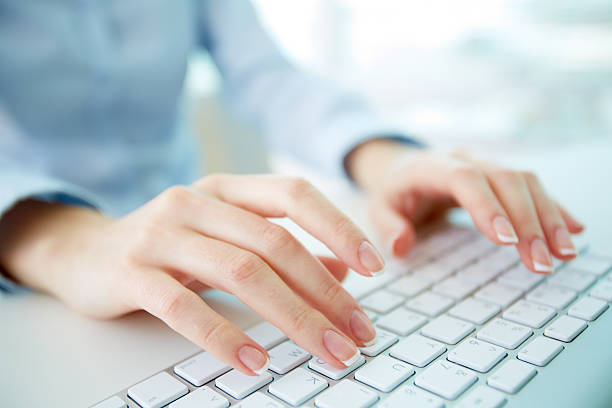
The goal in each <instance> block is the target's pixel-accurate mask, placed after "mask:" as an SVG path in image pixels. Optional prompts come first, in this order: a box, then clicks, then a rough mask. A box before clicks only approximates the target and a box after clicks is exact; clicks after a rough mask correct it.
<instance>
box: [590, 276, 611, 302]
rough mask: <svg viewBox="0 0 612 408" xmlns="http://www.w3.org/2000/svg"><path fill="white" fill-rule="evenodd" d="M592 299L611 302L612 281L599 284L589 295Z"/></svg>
mask: <svg viewBox="0 0 612 408" xmlns="http://www.w3.org/2000/svg"><path fill="white" fill-rule="evenodd" d="M589 295H591V296H592V297H594V298H597V299H601V300H605V301H606V302H612V281H609V280H608V281H603V282H599V283H598V284H597V285H595V287H594V288H593V289H591V292H590V293H589Z"/></svg>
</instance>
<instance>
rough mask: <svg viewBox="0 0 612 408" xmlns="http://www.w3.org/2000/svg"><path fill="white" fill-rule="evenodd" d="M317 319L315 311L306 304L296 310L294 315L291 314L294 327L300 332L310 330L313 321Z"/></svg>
mask: <svg viewBox="0 0 612 408" xmlns="http://www.w3.org/2000/svg"><path fill="white" fill-rule="evenodd" d="M315 319H316V316H315V311H314V310H313V309H311V308H309V307H308V306H305V305H304V306H302V307H300V308H298V309H297V310H295V311H294V312H293V316H291V322H292V325H293V329H294V330H295V331H296V332H298V333H299V332H303V331H304V330H308V328H309V327H310V326H311V325H312V324H311V321H313V320H315Z"/></svg>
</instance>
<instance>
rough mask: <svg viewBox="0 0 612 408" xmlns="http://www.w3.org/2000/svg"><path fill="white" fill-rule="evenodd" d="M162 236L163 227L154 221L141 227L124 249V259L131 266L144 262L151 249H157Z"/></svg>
mask: <svg viewBox="0 0 612 408" xmlns="http://www.w3.org/2000/svg"><path fill="white" fill-rule="evenodd" d="M161 235H163V233H162V228H161V226H159V225H158V224H157V223H156V222H155V221H153V220H151V221H150V222H147V223H145V224H143V225H141V226H139V227H138V228H136V229H135V231H134V233H133V235H132V237H131V238H130V240H129V242H127V244H126V245H125V246H124V247H123V248H124V249H123V257H122V258H123V259H124V260H125V261H126V262H128V263H130V264H138V263H140V262H142V261H143V260H144V259H145V258H146V257H147V254H149V253H150V251H151V249H152V248H155V247H156V245H155V242H156V240H157V239H158V237H160V236H161Z"/></svg>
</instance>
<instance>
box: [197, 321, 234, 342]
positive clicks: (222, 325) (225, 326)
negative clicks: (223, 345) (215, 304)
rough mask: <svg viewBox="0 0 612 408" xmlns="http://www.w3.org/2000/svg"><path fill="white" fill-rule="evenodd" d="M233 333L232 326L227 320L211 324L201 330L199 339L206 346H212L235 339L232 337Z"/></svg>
mask: <svg viewBox="0 0 612 408" xmlns="http://www.w3.org/2000/svg"><path fill="white" fill-rule="evenodd" d="M232 332H233V327H232V325H231V324H230V323H229V322H228V321H226V320H221V321H215V322H210V324H207V325H205V326H203V327H202V328H201V333H199V337H200V338H201V339H202V341H203V342H204V344H205V345H210V344H214V343H216V342H219V341H223V339H227V338H231V337H233V336H231V334H232Z"/></svg>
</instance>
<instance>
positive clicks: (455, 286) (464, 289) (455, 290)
mask: <svg viewBox="0 0 612 408" xmlns="http://www.w3.org/2000/svg"><path fill="white" fill-rule="evenodd" d="M478 286H479V285H478V284H477V283H476V282H473V281H470V280H467V279H463V278H461V277H458V276H451V277H450V278H448V279H445V280H443V281H442V282H440V283H438V284H437V285H436V286H434V287H433V288H432V291H434V292H436V293H439V294H441V295H444V296H447V297H449V298H453V299H455V300H461V299H463V298H464V297H466V296H467V295H469V294H470V293H472V292H474V291H475V290H476V289H478Z"/></svg>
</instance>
